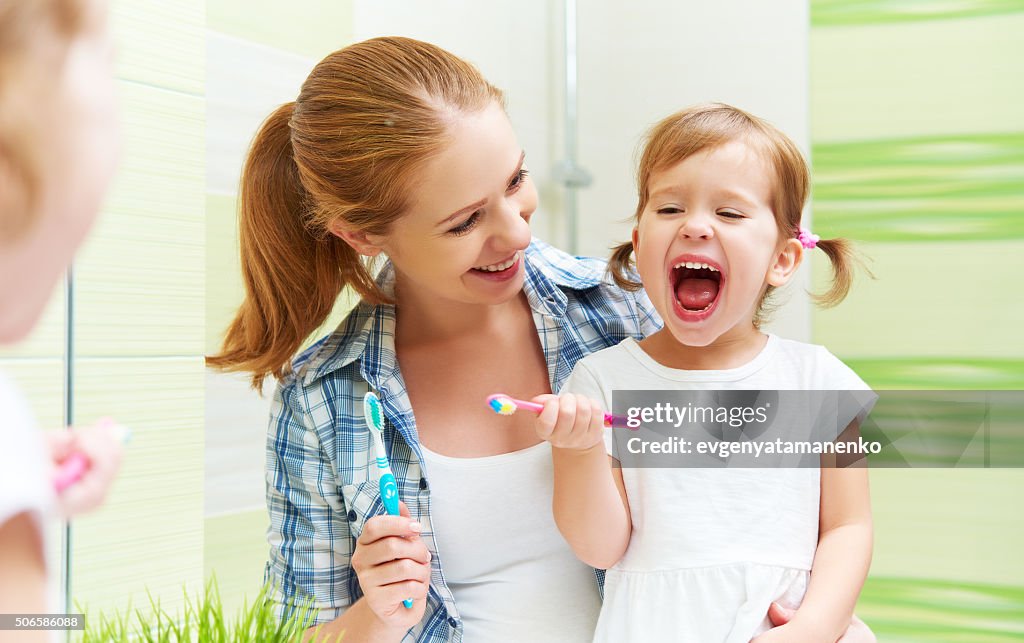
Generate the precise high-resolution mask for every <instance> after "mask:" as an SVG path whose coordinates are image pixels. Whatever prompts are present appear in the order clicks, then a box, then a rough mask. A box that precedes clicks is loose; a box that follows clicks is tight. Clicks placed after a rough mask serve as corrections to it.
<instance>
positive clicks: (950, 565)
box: [871, 469, 1024, 586]
mask: <svg viewBox="0 0 1024 643" xmlns="http://www.w3.org/2000/svg"><path fill="white" fill-rule="evenodd" d="M871 488H872V494H871V505H872V511H873V513H874V521H875V549H874V556H873V559H872V563H871V575H872V576H873V577H875V576H877V577H898V578H919V579H935V578H942V579H946V580H950V581H958V582H968V583H986V584H994V585H1016V586H1020V585H1021V579H1022V578H1024V556H1021V555H1020V552H1019V545H1020V543H1021V542H1022V541H1024V513H1022V512H1020V511H1009V510H1008V509H1009V508H1010V507H1015V506H1017V505H1018V497H1019V496H1020V490H1021V489H1022V488H1024V471H1022V470H1020V469H872V470H871Z"/></svg>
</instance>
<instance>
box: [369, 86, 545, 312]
mask: <svg viewBox="0 0 1024 643" xmlns="http://www.w3.org/2000/svg"><path fill="white" fill-rule="evenodd" d="M452 122H453V124H452V126H451V129H450V132H449V134H450V139H449V141H448V144H447V145H446V147H445V148H444V149H443V151H442V152H441V153H440V154H438V155H437V156H436V157H434V158H433V159H431V160H430V161H428V162H427V164H426V166H425V168H424V171H423V172H422V173H421V174H420V175H419V176H418V177H417V181H416V183H415V184H414V185H413V186H412V200H411V207H410V208H409V211H408V212H407V213H406V214H405V215H404V216H402V218H400V219H398V220H397V221H396V222H395V223H394V224H392V227H391V230H390V231H389V233H388V234H386V235H383V236H376V235H365V239H366V242H367V243H366V247H363V248H360V247H357V248H356V249H357V250H358V251H360V252H364V253H365V254H373V253H375V252H380V251H383V252H384V253H386V254H387V255H388V257H389V258H390V259H391V261H392V263H393V264H394V267H395V272H396V284H395V294H396V299H397V301H398V303H399V305H402V304H404V303H409V302H417V303H424V304H427V305H431V304H433V305H445V304H452V303H456V304H459V303H461V304H496V303H502V302H505V301H508V300H510V299H512V298H513V297H514V296H515V295H516V294H517V293H519V291H520V290H521V289H522V287H523V275H524V267H523V251H524V250H525V249H526V247H527V246H528V245H529V244H530V216H531V215H532V214H533V211H534V210H535V209H536V207H537V191H536V189H535V188H534V186H533V182H532V181H530V180H529V178H528V177H527V172H526V167H525V166H524V164H523V151H522V148H521V147H519V144H518V142H517V141H516V137H515V134H514V133H513V131H512V126H511V124H510V123H509V120H508V117H507V116H506V115H505V112H504V111H503V110H502V109H501V107H500V106H498V105H497V104H493V105H491V106H489V107H488V108H487V109H484V110H481V111H479V112H473V113H456V114H455V115H454V116H453V118H452ZM349 239H350V237H349ZM350 243H351V240H350Z"/></svg>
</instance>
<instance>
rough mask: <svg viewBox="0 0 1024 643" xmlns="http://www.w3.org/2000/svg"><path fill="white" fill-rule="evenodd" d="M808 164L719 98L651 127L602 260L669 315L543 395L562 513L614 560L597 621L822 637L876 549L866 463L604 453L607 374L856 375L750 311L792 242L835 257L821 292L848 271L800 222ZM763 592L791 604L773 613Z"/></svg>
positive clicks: (842, 290) (644, 628)
mask: <svg viewBox="0 0 1024 643" xmlns="http://www.w3.org/2000/svg"><path fill="white" fill-rule="evenodd" d="M808 183H809V179H808V174H807V168H806V165H805V163H804V160H803V158H802V157H801V155H800V152H799V151H798V150H797V148H796V147H795V146H794V145H793V143H792V142H791V141H790V140H789V139H787V138H786V137H785V135H783V134H782V133H781V132H779V131H778V130H777V129H776V128H774V127H773V126H771V125H769V124H768V123H766V122H764V121H762V120H760V119H758V118H755V117H753V116H750V115H748V114H746V113H744V112H742V111H740V110H738V109H735V108H732V107H729V106H726V105H706V106H699V107H694V108H691V109H687V110H684V111H682V112H680V113H677V114H674V115H673V116H670V117H668V118H666V119H665V120H663V121H661V122H660V123H659V124H658V125H657V126H655V128H654V129H653V131H652V132H651V134H650V137H649V139H648V141H647V145H646V149H645V151H644V154H643V157H642V159H641V162H640V172H639V187H640V203H639V205H638V207H637V212H636V218H637V221H636V227H635V228H634V230H633V240H632V243H628V244H624V245H622V246H620V247H619V248H618V249H617V250H616V253H615V255H614V257H613V260H612V262H611V270H612V271H613V274H614V275H615V277H616V280H617V281H619V282H620V283H622V284H623V285H628V283H627V282H628V276H627V273H628V268H629V264H630V263H631V254H632V253H633V252H635V253H636V266H637V269H638V271H639V274H640V277H641V279H642V281H643V286H644V288H646V290H647V293H648V295H649V296H650V298H651V300H652V301H653V303H654V305H655V307H656V308H657V310H658V312H659V313H660V314H661V317H662V319H663V320H664V322H665V326H664V328H663V329H662V330H660V331H658V332H657V333H655V334H654V335H652V336H650V337H648V338H646V339H644V340H643V341H640V342H636V341H633V340H628V339H627V340H626V341H624V342H623V343H622V344H620V345H618V346H616V347H613V348H609V349H605V350H603V351H600V352H598V353H595V354H593V355H591V356H589V357H586V358H584V359H583V360H581V361H580V362H579V363H577V365H576V368H575V370H574V371H573V374H572V376H571V377H570V379H569V380H568V382H567V383H566V386H565V387H564V389H563V395H562V396H561V397H554V396H541V397H540V398H537V401H543V402H544V403H545V409H544V411H543V412H542V413H541V415H540V416H539V418H538V425H537V426H538V432H540V433H541V434H542V436H543V437H545V438H546V439H548V440H549V441H550V442H551V443H552V445H553V446H554V447H555V448H554V449H553V452H554V462H555V500H554V508H555V517H556V522H557V524H558V527H559V529H560V530H561V532H562V534H563V535H564V536H565V538H566V539H567V540H568V541H569V543H570V545H572V548H573V550H574V551H575V552H576V554H577V555H578V556H579V557H580V558H581V559H582V560H584V561H586V562H588V563H590V564H591V565H593V566H595V567H599V568H608V575H607V580H606V585H605V600H604V606H603V608H602V611H601V616H600V620H599V623H598V627H597V634H596V640H601V641H605V640H608V641H621V640H637V641H639V640H652V641H658V640H679V641H702V642H715V641H728V642H735V643H740V642H742V643H747V642H748V641H750V640H751V639H752V638H754V637H756V641H758V643H767V642H769V641H786V642H793V641H816V642H820V641H834V640H836V639H837V638H839V636H840V635H841V634H842V633H843V632H844V631H845V630H846V627H847V625H848V624H849V622H850V618H851V616H852V614H853V607H854V604H855V603H856V600H857V595H858V594H859V591H860V588H861V586H862V584H863V582H864V578H865V576H866V574H867V570H868V566H869V562H870V557H871V545H872V535H871V512H870V505H869V498H868V485H867V472H866V469H864V468H862V467H859V468H848V469H842V468H836V467H835V466H834V465H835V463H834V462H830V461H828V460H826V459H824V458H823V461H822V465H823V466H822V468H821V469H817V468H810V469H795V468H794V469H664V468H662V469H656V468H628V469H627V468H614V467H609V466H608V458H607V455H606V454H607V447H606V443H605V441H604V440H603V439H602V437H603V432H604V431H605V430H604V429H603V426H602V425H603V422H602V419H601V418H602V415H601V412H600V410H601V406H602V405H603V408H610V403H611V393H612V391H613V390H615V389H619V390H623V389H650V390H666V389H825V390H837V389H838V390H842V389H863V388H866V385H865V384H864V383H863V382H862V381H861V380H860V378H858V377H857V375H856V374H854V373H853V372H852V371H851V370H850V369H849V368H847V367H846V366H845V365H844V364H843V363H842V362H840V361H839V360H838V359H836V358H835V357H834V356H833V355H832V354H831V353H829V352H828V351H827V350H825V349H824V348H822V347H820V346H812V345H808V344H802V343H799V342H794V341H789V340H784V339H781V338H779V337H776V336H774V335H767V334H765V333H763V332H761V331H760V330H759V325H760V321H761V319H762V313H763V311H764V305H765V299H766V298H767V297H768V296H769V295H770V294H771V292H772V290H773V289H775V288H777V287H780V286H782V285H784V284H785V283H786V282H788V281H789V280H790V278H791V277H792V276H793V274H794V273H795V272H796V269H797V267H798V266H799V264H800V262H801V259H802V256H803V251H804V250H805V249H809V248H814V247H815V246H817V247H818V248H820V249H822V250H823V251H824V252H825V254H826V255H827V256H828V257H829V259H830V260H831V262H832V265H833V267H834V269H835V280H834V283H833V286H832V289H831V290H830V291H829V292H828V293H826V294H825V295H824V296H823V297H820V298H819V301H820V302H821V303H824V304H835V303H838V302H839V301H840V300H842V299H843V297H844V296H845V294H846V292H847V290H848V289H849V284H850V261H851V259H852V256H851V252H850V250H849V248H848V246H847V245H846V243H845V242H844V241H843V240H840V239H833V240H818V238H817V236H814V235H811V234H810V232H807V231H805V230H803V229H802V228H801V227H800V216H801V211H802V209H803V206H804V202H805V198H806V196H807V191H808ZM635 285H636V284H634V286H635ZM855 429H856V426H855V425H853V426H852V427H851V430H855ZM605 437H607V436H605ZM609 444H610V442H609ZM829 465H831V466H829ZM819 503H820V511H819ZM826 588H828V591H827V592H826ZM773 601H775V602H779V603H781V604H782V605H783V606H786V607H791V608H793V607H798V606H799V609H798V610H797V612H796V615H795V616H794V618H793V619H792V621H791V622H789V623H788V624H786V625H783V626H780V627H778V628H775V629H771V630H770V631H767V632H766V630H768V628H769V627H770V623H769V622H768V621H767V619H766V618H765V615H766V613H767V612H768V609H769V606H770V605H771V604H772V602H773ZM759 634H760V636H758V635H759Z"/></svg>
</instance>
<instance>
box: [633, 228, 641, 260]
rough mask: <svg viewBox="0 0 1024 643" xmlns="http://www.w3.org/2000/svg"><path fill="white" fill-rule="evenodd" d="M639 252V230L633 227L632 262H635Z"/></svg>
mask: <svg viewBox="0 0 1024 643" xmlns="http://www.w3.org/2000/svg"><path fill="white" fill-rule="evenodd" d="M639 252H640V228H639V226H635V227H634V228H633V260H634V261H636V257H637V254H638V253H639Z"/></svg>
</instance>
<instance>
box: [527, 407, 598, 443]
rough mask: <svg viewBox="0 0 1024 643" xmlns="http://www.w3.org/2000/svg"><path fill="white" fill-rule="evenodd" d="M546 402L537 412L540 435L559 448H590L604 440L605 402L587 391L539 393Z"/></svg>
mask: <svg viewBox="0 0 1024 643" xmlns="http://www.w3.org/2000/svg"><path fill="white" fill-rule="evenodd" d="M531 401H532V402H536V403H537V404H543V405H544V410H543V411H541V412H540V415H538V416H537V422H536V425H535V428H536V431H537V436H538V437H539V438H541V439H542V440H547V441H548V442H550V443H551V446H553V447H557V448H559V449H570V450H574V451H586V450H588V449H593V448H595V447H597V446H601V448H602V449H603V448H604V447H603V444H604V411H602V410H601V404H600V403H599V402H597V401H596V400H592V399H590V398H588V397H585V396H583V395H574V394H572V393H567V394H564V395H539V396H537V397H535V398H533V400H531Z"/></svg>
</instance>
